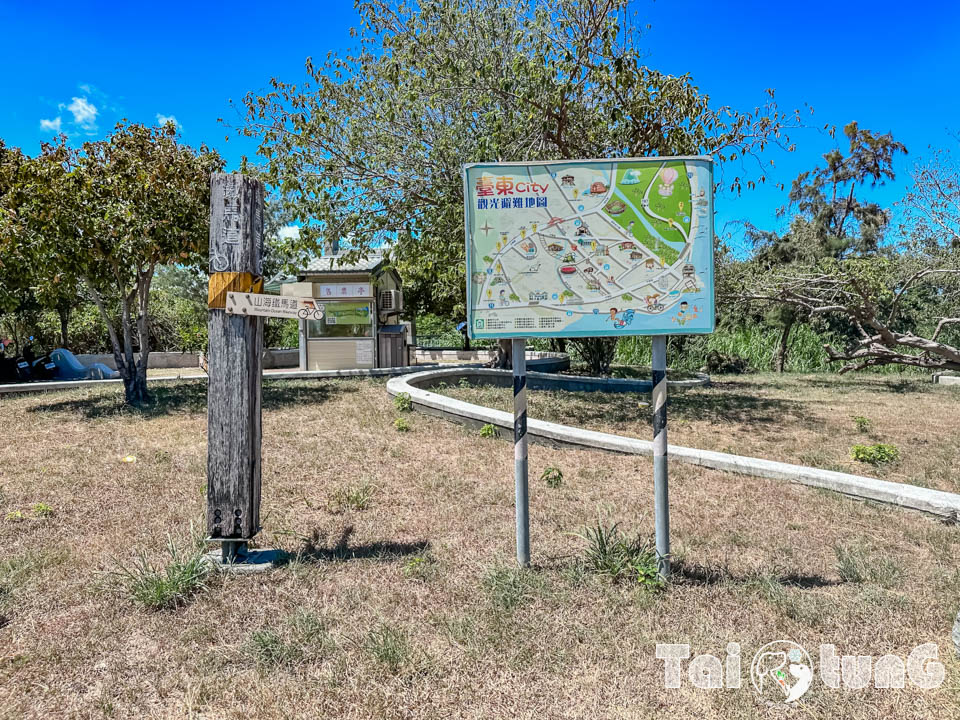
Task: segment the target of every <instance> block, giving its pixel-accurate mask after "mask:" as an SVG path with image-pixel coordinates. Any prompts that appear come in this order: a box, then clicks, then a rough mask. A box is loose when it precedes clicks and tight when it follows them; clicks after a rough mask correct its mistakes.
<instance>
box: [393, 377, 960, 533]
mask: <svg viewBox="0 0 960 720" xmlns="http://www.w3.org/2000/svg"><path fill="white" fill-rule="evenodd" d="M500 372H506V371H500ZM463 373H464V370H461V369H457V368H453V369H449V370H446V369H443V370H441V369H436V370H427V371H423V372H420V373H416V374H413V375H408V376H403V377H395V378H392V379H391V380H389V381H388V382H387V392H388V393H390V394H391V395H398V394H400V393H407V394H408V395H410V399H411V400H412V402H413V406H414V407H415V408H416V409H417V410H419V411H421V412H424V413H427V414H431V415H436V416H438V417H442V418H444V419H447V420H451V421H453V422H458V423H463V424H467V425H472V426H481V425H486V424H492V425H495V426H496V427H499V428H500V429H501V430H503V432H504V434H505V435H512V433H513V415H512V414H511V413H507V412H503V411H501V410H494V409H492V408H486V407H482V406H480V405H473V404H471V403H467V402H463V401H461V400H455V399H453V398H450V397H447V396H446V395H440V394H438V393H434V392H430V391H429V390H426V389H424V388H425V387H426V386H428V385H429V384H431V383H439V382H450V381H455V380H456V378H457V377H459V376H461V375H463ZM527 435H528V437H529V438H531V439H532V440H534V441H540V442H547V443H550V444H554V445H562V446H569V447H579V448H585V449H592V450H608V451H610V452H619V453H628V454H633V455H652V454H653V443H652V442H648V441H646V440H638V439H636V438H629V437H623V436H620V435H612V434H610V433H603V432H596V431H594V430H584V429H582V428H576V427H571V426H568V425H560V424H558V423H551V422H545V421H543V420H533V419H530V420H528V421H527ZM667 452H668V455H669V457H670V458H672V459H673V460H676V461H679V462H685V463H690V464H693V465H701V466H703V467H708V468H711V469H714V470H723V471H726V472H733V473H738V474H741V475H752V476H754V477H762V478H768V479H772V480H786V481H788V482H794V483H799V484H801V485H809V486H811V487H818V488H822V489H825V490H833V491H835V492H839V493H842V494H844V495H849V496H851V497H856V498H860V499H864V500H874V501H877V502H882V503H889V504H892V505H897V506H900V507H905V508H910V509H912V510H920V511H922V512H927V513H931V514H934V515H939V516H941V517H945V518H950V519H952V520H954V521H958V520H960V495H957V494H955V493H948V492H943V491H940V490H928V489H926V488H921V487H918V486H916V485H906V484H903V483H894V482H888V481H886V480H877V479H876V478H868V477H862V476H860V475H851V474H848V473H840V472H833V471H831V470H821V469H819V468H812V467H805V466H803V465H792V464H790V463H783V462H777V461H774V460H762V459H760V458H751V457H744V456H741V455H731V454H729V453H721V452H713V451H710V450H697V449H696V448H687V447H681V446H679V445H670V446H669V447H668V450H667Z"/></svg>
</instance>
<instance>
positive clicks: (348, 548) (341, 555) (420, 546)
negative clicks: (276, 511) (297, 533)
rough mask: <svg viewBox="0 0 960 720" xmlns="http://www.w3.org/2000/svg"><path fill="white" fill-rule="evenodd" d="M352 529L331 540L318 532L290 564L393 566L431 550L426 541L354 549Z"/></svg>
mask: <svg viewBox="0 0 960 720" xmlns="http://www.w3.org/2000/svg"><path fill="white" fill-rule="evenodd" d="M352 535H353V525H347V526H345V527H343V528H342V529H341V530H340V531H339V534H337V535H336V536H335V537H328V536H327V534H326V533H324V532H322V531H321V530H319V529H316V530H314V531H313V532H312V533H311V535H310V537H309V538H307V539H306V540H305V541H304V543H303V547H302V548H301V549H300V551H299V552H297V553H293V554H291V555H290V557H289V559H290V560H294V559H296V560H300V561H303V562H329V561H343V560H378V561H381V562H392V561H394V560H398V559H400V558H403V557H407V556H410V555H419V554H421V553H423V552H424V551H425V550H427V549H428V548H429V547H430V543H429V541H427V540H417V541H416V542H410V543H405V542H391V541H386V540H381V541H377V542H372V543H362V544H359V545H352V544H351V543H350V537H351V536H352Z"/></svg>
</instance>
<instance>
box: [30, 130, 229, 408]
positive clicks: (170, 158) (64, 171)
mask: <svg viewBox="0 0 960 720" xmlns="http://www.w3.org/2000/svg"><path fill="white" fill-rule="evenodd" d="M222 167H223V161H222V160H221V159H220V157H219V156H218V155H217V154H216V153H215V152H212V151H209V150H208V149H207V148H206V147H203V146H201V148H200V149H199V150H194V149H193V148H190V147H189V146H186V145H183V144H181V143H180V142H179V141H178V139H177V135H176V129H175V128H174V127H173V125H170V124H168V125H166V126H165V127H162V128H148V127H145V126H143V125H137V124H126V123H120V124H118V125H117V126H116V128H115V129H114V131H113V133H112V134H111V135H110V136H109V137H108V138H106V139H105V140H102V141H97V142H87V143H84V144H83V146H82V147H81V148H79V149H75V148H72V147H70V146H69V145H68V144H67V142H66V138H65V137H63V136H61V137H60V138H58V139H57V140H56V141H55V142H54V143H50V144H44V145H43V146H42V151H41V153H40V155H39V156H38V157H37V158H35V159H33V160H32V161H31V163H30V169H29V178H28V179H27V182H28V185H27V188H28V190H27V191H26V192H25V194H24V195H25V196H24V201H23V203H22V204H21V211H20V215H19V218H18V222H17V231H16V236H17V240H16V242H17V245H18V247H19V248H20V249H21V251H22V254H23V255H24V256H25V257H26V258H27V259H28V261H29V262H30V263H31V264H32V266H33V267H34V268H35V269H36V270H35V272H36V275H37V276H38V277H41V278H43V279H44V282H45V285H46V286H48V287H49V286H50V285H51V284H52V283H56V282H57V281H58V280H57V278H58V277H63V276H68V277H75V278H78V279H79V280H80V281H81V282H82V285H83V288H84V291H85V292H87V293H89V296H90V298H91V299H92V301H93V302H94V303H95V304H96V306H97V308H98V310H99V311H100V314H101V316H102V318H103V321H104V323H105V324H106V326H107V330H108V333H109V336H110V344H111V347H112V349H113V355H114V359H115V361H116V364H117V369H118V370H119V372H120V375H121V377H122V378H123V381H124V389H125V396H126V400H127V402H128V403H131V404H139V403H142V402H145V401H146V400H148V394H147V382H146V376H147V364H148V361H149V355H150V349H151V345H150V332H149V324H150V319H149V302H150V296H151V294H150V288H151V283H152V281H153V277H154V273H155V271H156V269H157V267H159V266H163V265H169V264H174V263H175V264H178V265H181V266H185V267H190V266H194V267H202V266H203V265H204V264H205V263H206V256H207V247H208V234H209V227H208V226H209V192H210V190H209V184H210V174H211V173H212V172H214V171H217V170H219V169H220V168H222ZM112 307H118V308H119V311H120V317H119V320H117V319H116V318H115V317H114V315H113V313H112V312H111V311H110V309H111V308H112ZM135 351H138V352H139V357H138V358H135V357H134V353H135Z"/></svg>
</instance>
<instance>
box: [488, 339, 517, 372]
mask: <svg viewBox="0 0 960 720" xmlns="http://www.w3.org/2000/svg"><path fill="white" fill-rule="evenodd" d="M493 364H494V367H498V368H500V369H502V370H510V369H511V368H513V343H512V342H511V341H510V340H497V357H496V359H495V360H494V361H493Z"/></svg>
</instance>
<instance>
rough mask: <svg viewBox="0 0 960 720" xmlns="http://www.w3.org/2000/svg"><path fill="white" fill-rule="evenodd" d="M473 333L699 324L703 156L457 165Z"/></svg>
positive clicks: (707, 217) (665, 329)
mask: <svg viewBox="0 0 960 720" xmlns="http://www.w3.org/2000/svg"><path fill="white" fill-rule="evenodd" d="M464 191H465V192H464V194H465V198H466V206H467V207H466V210H467V212H466V235H467V274H468V277H467V308H468V313H467V321H468V323H469V328H470V335H471V337H475V338H504V337H585V336H605V335H659V334H669V333H674V334H678V333H708V332H712V331H713V326H714V302H713V178H712V160H711V159H710V158H708V157H691V158H642V159H630V160H589V161H562V162H549V163H497V164H476V165H468V166H466V167H465V168H464Z"/></svg>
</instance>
